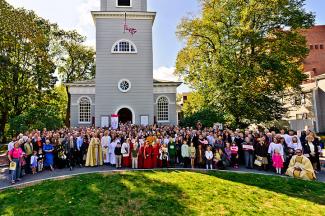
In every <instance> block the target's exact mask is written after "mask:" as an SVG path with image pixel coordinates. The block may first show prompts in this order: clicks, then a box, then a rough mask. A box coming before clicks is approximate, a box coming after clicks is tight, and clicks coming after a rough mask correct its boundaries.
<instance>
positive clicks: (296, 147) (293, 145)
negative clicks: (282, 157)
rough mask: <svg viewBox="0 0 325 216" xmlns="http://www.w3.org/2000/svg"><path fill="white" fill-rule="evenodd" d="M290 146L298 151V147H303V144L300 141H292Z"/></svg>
mask: <svg viewBox="0 0 325 216" xmlns="http://www.w3.org/2000/svg"><path fill="white" fill-rule="evenodd" d="M288 147H289V148H292V149H294V150H295V151H296V150H297V149H302V146H301V144H300V143H290V144H289V145H288Z"/></svg>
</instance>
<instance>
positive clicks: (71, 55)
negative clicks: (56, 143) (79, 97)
mask: <svg viewBox="0 0 325 216" xmlns="http://www.w3.org/2000/svg"><path fill="white" fill-rule="evenodd" d="M84 40H85V38H84V37H82V36H81V35H79V34H78V33H77V32H75V31H70V32H63V33H62V35H61V40H60V44H61V46H62V47H61V48H62V49H61V59H60V67H59V74H60V76H61V78H62V81H63V82H64V83H72V82H74V81H80V80H89V79H93V78H94V77H95V73H96V68H95V54H96V53H95V51H94V49H92V48H91V47H88V46H85V45H83V44H82V43H83V42H84ZM66 93H67V95H68V101H67V106H66V109H67V110H66V119H65V124H66V126H69V125H70V105H71V97H70V93H69V87H68V86H66Z"/></svg>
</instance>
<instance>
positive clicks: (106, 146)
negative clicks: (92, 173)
mask: <svg viewBox="0 0 325 216" xmlns="http://www.w3.org/2000/svg"><path fill="white" fill-rule="evenodd" d="M110 143H111V137H109V136H103V137H102V139H101V145H102V149H103V158H104V163H110V160H109V145H110Z"/></svg>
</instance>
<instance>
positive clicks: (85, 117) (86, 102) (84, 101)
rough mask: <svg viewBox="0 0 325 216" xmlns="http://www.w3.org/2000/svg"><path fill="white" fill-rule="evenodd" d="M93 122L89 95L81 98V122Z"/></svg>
mask: <svg viewBox="0 0 325 216" xmlns="http://www.w3.org/2000/svg"><path fill="white" fill-rule="evenodd" d="M90 122H91V102H90V99H89V98H88V97H82V98H80V100H79V123H90Z"/></svg>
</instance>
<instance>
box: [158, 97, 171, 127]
mask: <svg viewBox="0 0 325 216" xmlns="http://www.w3.org/2000/svg"><path fill="white" fill-rule="evenodd" d="M161 98H166V99H167V102H168V106H167V108H168V110H167V112H168V115H167V120H159V100H160V99H161ZM156 104H157V122H158V123H169V114H170V113H169V111H170V109H169V105H170V100H169V98H168V97H167V96H165V95H161V96H159V97H158V98H157V101H156Z"/></svg>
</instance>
